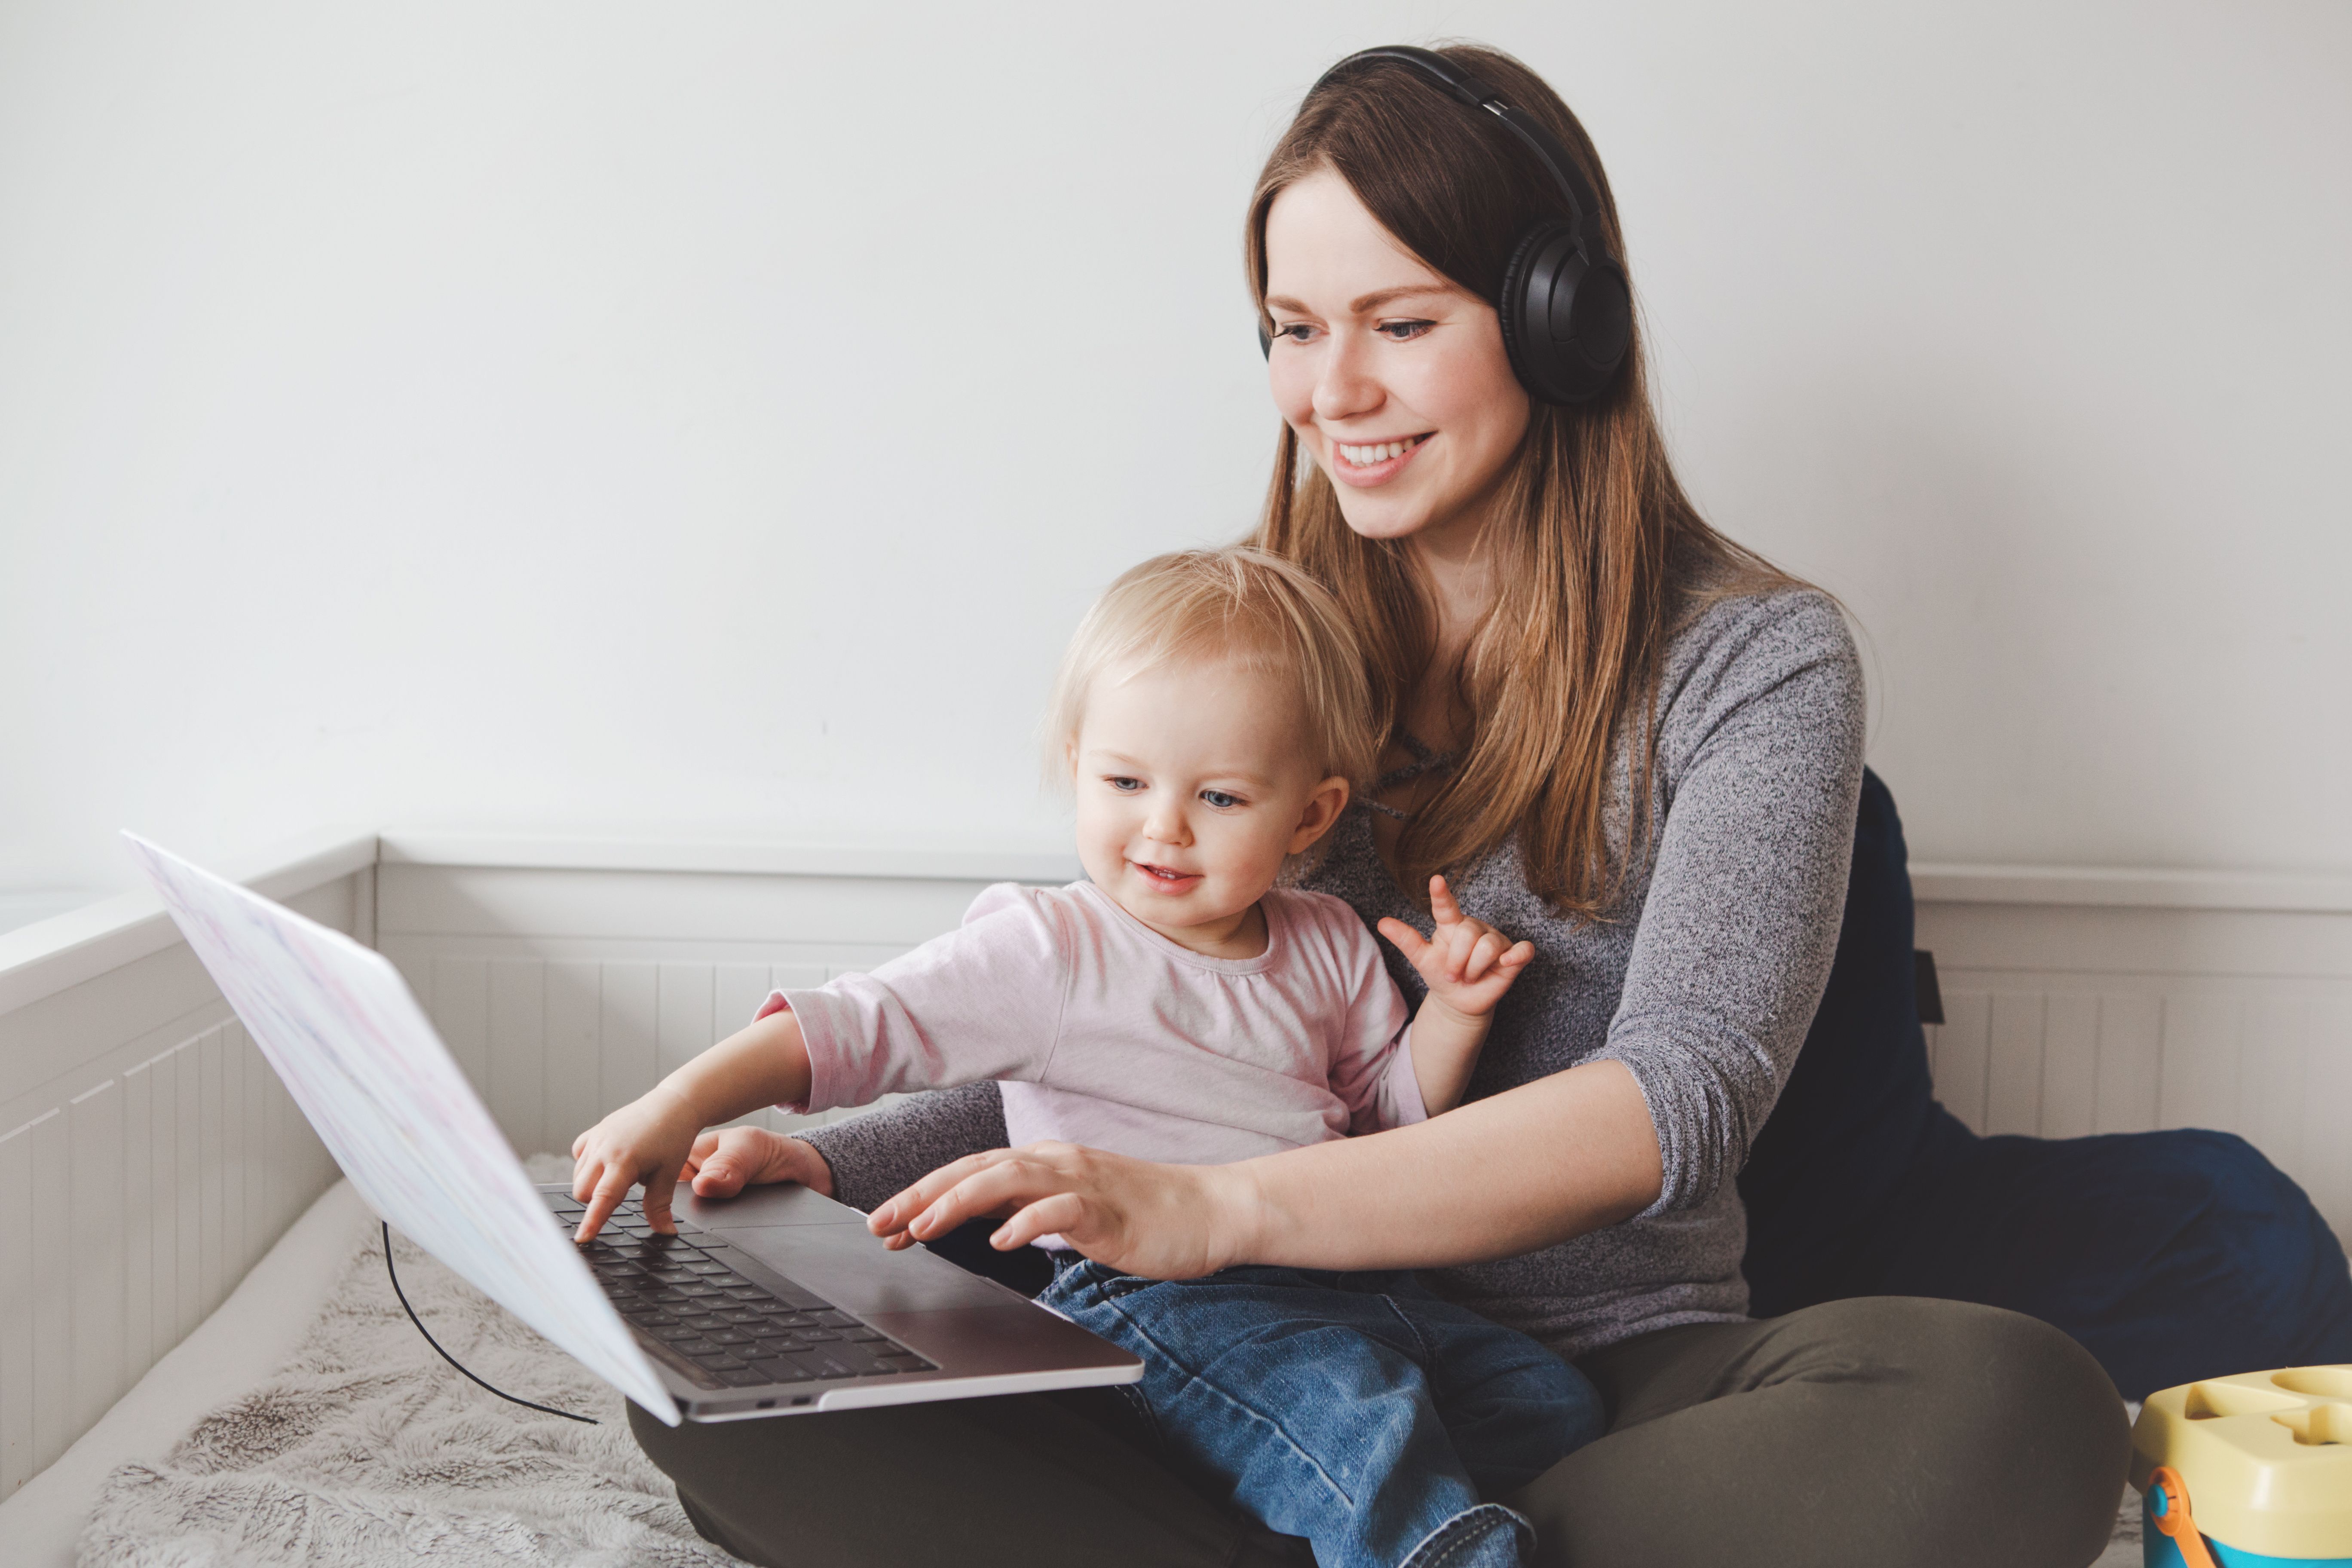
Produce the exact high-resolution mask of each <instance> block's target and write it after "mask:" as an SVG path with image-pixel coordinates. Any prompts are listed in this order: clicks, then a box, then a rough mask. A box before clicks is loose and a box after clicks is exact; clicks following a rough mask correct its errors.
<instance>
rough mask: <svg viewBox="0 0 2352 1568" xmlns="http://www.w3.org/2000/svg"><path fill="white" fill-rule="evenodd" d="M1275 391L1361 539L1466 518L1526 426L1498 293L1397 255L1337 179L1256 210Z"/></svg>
mask: <svg viewBox="0 0 2352 1568" xmlns="http://www.w3.org/2000/svg"><path fill="white" fill-rule="evenodd" d="M1265 258H1266V268H1265V273H1266V301H1265V303H1266V310H1267V312H1268V313H1269V314H1271V315H1272V316H1273V318H1274V347H1273V349H1272V351H1271V352H1270V353H1269V354H1268V356H1267V378H1268V380H1269V381H1270V382H1271V384H1272V385H1273V388H1274V402H1275V406H1276V407H1277V408H1279V409H1281V410H1282V416H1283V418H1285V419H1286V420H1288V421H1289V422H1290V427H1291V428H1292V429H1293V430H1296V431H1297V433H1298V438H1299V439H1300V440H1301V441H1303V442H1305V443H1306V446H1307V451H1308V452H1310V453H1312V454H1313V455H1314V458H1315V461H1316V462H1318V464H1320V465H1321V466H1322V468H1323V471H1324V472H1325V473H1326V474H1328V475H1329V476H1330V478H1331V482H1332V484H1333V485H1334V486H1335V487H1336V488H1337V489H1338V490H1339V510H1340V512H1341V514H1342V515H1343V516H1345V517H1346V518H1347V520H1348V526H1349V528H1351V529H1353V530H1355V531H1357V532H1358V533H1360V534H1363V535H1365V536H1366V537H1367V538H1371V539H1402V538H1404V537H1406V536H1408V535H1419V536H1420V537H1421V539H1422V542H1424V543H1428V544H1437V543H1440V542H1442V540H1443V536H1444V535H1445V534H1448V533H1454V534H1458V535H1465V536H1466V535H1469V534H1472V533H1474V532H1475V530H1476V527H1477V525H1478V523H1479V521H1481V519H1482V517H1483V515H1484V508H1485V507H1486V502H1487V501H1488V500H1489V499H1490V498H1491V497H1492V496H1493V494H1494V493H1495V490H1496V488H1497V486H1498V485H1499V484H1500V483H1501V480H1502V478H1503V473H1504V470H1505V469H1506V468H1507V467H1508V466H1509V464H1510V460H1511V457H1512V455H1513V454H1514V453H1515V452H1517V450H1518V446H1519V438H1520V437H1522V436H1524V435H1525V434H1526V433H1527V428H1528V395H1527V393H1526V391H1525V390H1524V389H1523V388H1522V387H1521V386H1520V385H1519V384H1518V381H1517V378H1516V377H1514V376H1513V375H1512V374H1511V363H1510V358H1509V356H1508V355H1507V353H1505V352H1504V349H1503V331H1502V323H1501V321H1499V319H1498V318H1497V317H1496V314H1495V310H1494V307H1492V306H1490V305H1488V304H1487V303H1486V301H1484V300H1479V299H1476V298H1475V297H1474V296H1472V295H1469V294H1465V293H1464V292H1463V291H1462V290H1461V289H1459V288H1457V287H1455V286H1454V283H1452V282H1451V281H1450V280H1448V279H1445V278H1444V277H1443V276H1442V275H1440V274H1438V273H1436V272H1433V271H1431V270H1430V268H1428V267H1427V266H1426V265H1424V264H1423V263H1422V262H1420V261H1418V260H1416V259H1414V258H1412V256H1411V255H1409V254H1407V252H1406V251H1405V249H1404V247H1402V246H1401V245H1399V244H1398V243H1397V241H1396V238H1395V237H1393V236H1392V235H1391V234H1390V233H1389V231H1388V230H1387V229H1385V228H1382V227H1381V224H1380V220H1379V219H1377V218H1375V217H1373V216H1372V215H1371V213H1370V211H1369V210H1367V209H1366V207H1365V206H1364V204H1363V203H1362V202H1360V201H1359V200H1358V199H1357V197H1356V193H1355V191H1354V190H1353V189H1351V188H1350V187H1349V184H1348V183H1347V181H1345V180H1343V179H1341V178H1340V177H1339V175H1338V174H1336V173H1333V172H1332V171H1330V170H1328V169H1326V170H1323V171H1320V172H1318V173H1317V174H1310V175H1308V176H1307V178H1306V179H1303V180H1300V181H1299V182H1298V183H1297V184H1293V185H1290V186H1288V187H1286V189H1285V190H1284V191H1283V192H1282V194H1281V195H1277V196H1276V197H1275V199H1274V205H1273V206H1272V208H1270V209H1269V210H1268V211H1267V213H1266V218H1265Z"/></svg>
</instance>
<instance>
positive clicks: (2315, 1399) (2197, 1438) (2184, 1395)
mask: <svg viewBox="0 0 2352 1568" xmlns="http://www.w3.org/2000/svg"><path fill="white" fill-rule="evenodd" d="M2131 1481H2132V1485H2133V1486H2135V1487H2137V1488H2138V1489H2140V1492H2141V1494H2142V1496H2141V1500H2140V1511H2141V1517H2142V1519H2143V1520H2144V1521H2145V1522H2146V1526H2147V1532H2146V1534H2145V1535H2144V1537H2143V1538H2142V1539H2143V1547H2142V1552H2143V1558H2144V1561H2145V1562H2146V1563H2147V1568H2265V1565H2267V1564H2270V1563H2291V1564H2294V1568H2318V1565H2319V1564H2322V1563H2340V1564H2345V1565H2347V1568H2352V1366H2294V1367H2285V1368H2282V1369H2281V1370H2279V1371H2277V1372H2247V1373H2238V1374H2237V1375H2236V1376H2233V1377H2209V1378H2206V1379H2204V1380H2203V1381H2201V1382H2198V1383H2189V1384H2181V1386H2179V1388H2168V1389H2165V1390H2164V1391H2163V1392H2162V1393H2159V1394H2149V1395H2148V1396H2147V1405H2146V1406H2145V1407H2143V1408H2142V1409H2141V1411H2140V1413H2139V1420H2138V1422H2137V1424H2135V1425H2134V1426H2133V1427H2132V1468H2131Z"/></svg>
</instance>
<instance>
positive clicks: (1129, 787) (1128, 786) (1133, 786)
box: [1109, 779, 1143, 795]
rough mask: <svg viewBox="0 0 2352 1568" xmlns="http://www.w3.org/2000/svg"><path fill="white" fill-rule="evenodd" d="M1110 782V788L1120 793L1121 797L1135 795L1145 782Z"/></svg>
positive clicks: (1139, 780)
mask: <svg viewBox="0 0 2352 1568" xmlns="http://www.w3.org/2000/svg"><path fill="white" fill-rule="evenodd" d="M1109 782H1110V787H1111V788H1113V789H1115V790H1117V791H1118V793H1119V794H1121V795H1133V794H1134V793H1135V792H1136V791H1137V790H1139V789H1141V788H1142V787H1143V781H1142V780H1141V779H1112V780H1111V781H1109Z"/></svg>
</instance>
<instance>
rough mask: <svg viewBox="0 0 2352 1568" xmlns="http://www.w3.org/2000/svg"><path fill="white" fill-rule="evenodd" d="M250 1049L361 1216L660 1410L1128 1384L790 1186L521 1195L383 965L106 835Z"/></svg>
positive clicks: (450, 1066) (495, 1134) (914, 1253)
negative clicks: (619, 1199) (374, 1218)
mask: <svg viewBox="0 0 2352 1568" xmlns="http://www.w3.org/2000/svg"><path fill="white" fill-rule="evenodd" d="M123 837H125V838H127V839H129V840H130V843H131V849H132V851H133V853H134V854H135V855H136V857H137V858H138V860H139V863H140V867H141V868H142V870H143V871H144V872H145V873H146V875H147V879H148V880H149V881H150V882H151V883H152V884H153V886H154V888H155V891H156V892H157V893H158V894H159V895H160V896H161V897H162V899H163V903H164V907H165V908H166V909H168V910H170V911H171V914H172V918H173V921H176V922H177V923H178V925H179V928H180V930H181V931H182V933H183V934H184V936H185V937H186V938H187V941H188V945H189V946H190V947H191V948H193V949H194V951H195V954H196V956H197V958H198V959H200V960H201V961H202V962H203V963H204V965H205V968H206V969H207V970H209V971H210V972H211V973H212V976H213V979H214V980H215V982H216V983H217V984H219V986H220V988H221V994H223V995H224V996H226V998H227V999H228V1003H229V1005H230V1006H231V1007H233V1008H235V1009H236V1015H237V1016H238V1017H239V1018H240V1019H242V1020H243V1021H244V1024H245V1026H246V1028H247V1030H248V1031H249V1032H250V1033H251V1034H252V1036H253V1039H254V1043H255V1045H256V1046H257V1047H259V1048H260V1050H261V1053H262V1055H263V1056H264V1057H266V1058H268V1061H269V1064H270V1066H271V1067H272V1068H276V1069H277V1072H278V1077H279V1079H282V1080H283V1081H284V1082H285V1085H286V1088H287V1090H288V1092H289V1094H291V1095H292V1096H293V1098H294V1100H295V1102H296V1103H297V1104H298V1105H299V1106H300V1107H301V1108H302V1113H303V1114H304V1115H305V1116H306V1117H308V1118H309V1119H310V1125H311V1126H312V1127H313V1128H315V1129H316V1130H317V1131H318V1133H319V1136H320V1139H321V1140H322V1141H323V1142H325V1143H326V1145H327V1149H328V1151H329V1152H331V1153H332V1154H333V1155H334V1157H335V1161H336V1163H338V1164H340V1165H341V1167H342V1169H343V1173H344V1174H345V1175H346V1176H348V1177H350V1178H351V1183H352V1186H353V1187H354V1188H356V1189H357V1190H358V1192H359V1194H360V1195H361V1196H362V1198H364V1199H365V1200H366V1201H367V1203H368V1205H369V1206H370V1207H372V1208H373V1209H374V1210H375V1212H376V1213H377V1214H378V1215H381V1216H382V1217H383V1219H384V1220H385V1221H387V1222H388V1223H390V1224H391V1225H393V1226H395V1227H396V1228H398V1229H399V1230H400V1231H401V1232H402V1233H403V1234H404V1235H405V1236H407V1237H409V1238H410V1239H411V1240H413V1241H415V1243H416V1244H417V1245H419V1246H420V1247H424V1248H425V1250H426V1251H428V1252H430V1253H432V1254H433V1255H434V1256H435V1257H436V1258H439V1259H440V1260H441V1261H442V1262H443V1263H445V1264H446V1265H448V1267H449V1268H451V1269H452V1270H454V1271H455V1272H456V1273H457V1275H458V1276H459V1277H461V1278H462V1279H466V1280H467V1282H468V1283H470V1284H472V1285H473V1286H474V1287H475V1288H477V1289H479V1290H481V1291H482V1292H483V1293H484V1294H485V1295H487V1296H488V1297H490V1298H491V1300H495V1301H497V1302H498V1303H499V1305H500V1306H502V1307H504V1308H506V1309H507V1310H509V1311H510V1312H512V1313H513V1314H514V1315H515V1316H516V1317H518V1318H520V1319H521V1320H522V1321H524V1322H526V1323H528V1324H530V1326H531V1327H532V1328H533V1329H535V1330H537V1331H539V1332H540V1333H541V1334H542V1335H544V1336H545V1337H546V1338H547V1339H548V1340H550V1341H551V1342H553V1343H555V1344H556V1345H557V1346H559V1347H560V1348H562V1350H563V1351H564V1352H567V1353H569V1354H570V1355H572V1356H573V1357H574V1358H575V1359H577V1360H578V1361H579V1362H580V1363H582V1364H583V1365H584V1366H586V1367H587V1368H588V1369H589V1370H590V1371H591V1372H593V1373H596V1374H597V1375H598V1376H599V1377H601V1378H603V1379H604V1381H605V1382H607V1383H609V1384H612V1385H613V1386H614V1388H616V1389H618V1390H619V1391H620V1392H621V1393H623V1394H626V1395H627V1396H628V1397H629V1398H631V1399H633V1400H635V1401H636V1403H637V1404H638V1405H642V1406H644V1407H645V1409H646V1410H647V1411H648V1412H650V1413H651V1414H653V1415H656V1416H658V1417H659V1418H660V1419H661V1420H663V1421H664V1422H666V1423H668V1424H669V1425H672V1426H675V1425H677V1423H678V1422H679V1421H680V1420H688V1421H732V1420H741V1419H745V1418H750V1417H758V1416H768V1415H799V1414H811V1413H815V1412H819V1411H826V1410H851V1409H857V1408H861V1407H865V1406H871V1405H904V1404H913V1403H917V1402H920V1401H925V1400H934V1399H967V1398H972V1397H976V1396H979V1395H982V1394H1022V1393H1032V1392H1040V1391H1045V1390H1051V1389H1066V1388H1084V1387H1092V1386H1098V1385H1102V1384H1120V1383H1134V1382H1136V1381H1138V1380H1139V1379H1140V1378H1141V1377H1142V1375H1143V1363H1141V1362H1139V1360H1137V1359H1136V1358H1135V1357H1134V1356H1132V1355H1130V1354H1129V1353H1128V1352H1126V1351H1123V1350H1120V1349H1119V1348H1118V1347H1117V1346H1115V1345H1112V1344H1110V1343H1108V1342H1105V1341H1103V1340H1101V1339H1098V1338H1097V1337H1096V1336H1095V1335H1093V1334H1090V1333H1088V1332H1087V1331H1085V1330H1084V1329H1081V1328H1079V1327H1078V1326H1077V1325H1076V1324H1074V1323H1071V1322H1068V1321H1066V1320H1064V1319H1062V1318H1060V1317H1058V1316H1056V1315H1055V1314H1054V1313H1052V1312H1050V1311H1047V1310H1045V1308H1043V1307H1040V1306H1038V1305H1037V1304H1036V1303H1034V1302H1033V1301H1031V1300H1028V1299H1026V1298H1025V1297H1023V1296H1021V1295H1020V1294H1018V1293H1017V1292H1015V1291H1013V1290H1010V1289H1006V1288H1005V1287H1003V1286H1002V1285H999V1284H997V1283H995V1282H994V1281H992V1280H989V1279H982V1278H981V1277H979V1276H978V1275H975V1274H971V1273H969V1272H967V1271H966V1270H964V1269H962V1268H958V1267H957V1266H956V1265H955V1264H952V1263H950V1262H949V1261H948V1260H947V1259H946V1258H941V1257H940V1256H938V1255H937V1254H936V1253H933V1252H931V1251H929V1249H927V1248H925V1247H908V1248H906V1249H904V1250H903V1251H897V1252H894V1251H892V1250H890V1249H889V1248H888V1247H885V1246H884V1245H883V1244H882V1241H881V1239H880V1238H879V1237H876V1236H874V1235H872V1234H871V1233H870V1232H868V1231H867V1230H866V1216H865V1215H862V1214H860V1213H859V1212H858V1211H857V1210H856V1209H853V1208H849V1207H847V1206H846V1205H842V1204H838V1203H835V1202H834V1201H833V1200H832V1199H830V1198H826V1197H823V1196H820V1195H819V1194H815V1193H813V1192H811V1191H809V1190H808V1189H807V1188H805V1187H800V1186H792V1185H772V1186H761V1187H753V1188H750V1189H747V1190H746V1191H745V1192H744V1193H743V1194H741V1195H740V1196H739V1197H735V1198H731V1199H727V1200H723V1201H718V1200H710V1199H705V1198H700V1197H697V1196H694V1195H693V1194H691V1193H690V1192H689V1191H688V1189H686V1188H684V1187H680V1188H679V1190H678V1193H677V1199H676V1201H675V1203H674V1213H675V1215H676V1218H677V1235H676V1236H674V1237H672V1236H661V1235H657V1234H656V1233H655V1232H654V1230H653V1228H652V1226H650V1225H648V1224H647V1223H646V1217H645V1215H644V1212H643V1210H642V1208H641V1207H640V1206H639V1204H638V1201H637V1200H636V1199H634V1198H633V1199H631V1200H630V1201H629V1202H628V1203H627V1204H625V1205H624V1206H623V1207H622V1209H621V1210H620V1211H619V1212H618V1213H616V1214H615V1215H614V1217H613V1219H612V1220H611V1221H610V1222H608V1224H607V1225H606V1226H605V1228H604V1230H603V1231H602V1232H600V1233H599V1234H598V1236H597V1237H596V1238H595V1239H594V1240H593V1241H591V1242H589V1243H588V1244H586V1245H585V1246H580V1245H576V1244H574V1243H573V1242H572V1239H571V1237H572V1231H573V1230H574V1229H575V1228H576V1226H578V1224H579V1218H580V1215H581V1212H582V1209H583V1205H580V1204H578V1203H576V1202H574V1201H573V1199H572V1194H571V1189H570V1188H568V1187H565V1186H561V1185H534V1184H532V1183H531V1181H530V1177H529V1176H528V1175H527V1174H526V1173H524V1171H523V1168H522V1164H521V1162H520V1161H519V1160H517V1159H516V1158H515V1156H514V1153H513V1152H512V1150H510V1149H509V1147H508V1145H507V1141H506V1139H505V1137H504V1135H503V1134H501V1133H500V1132H499V1129H498V1125H497V1123H496V1122H495V1121H492V1119H491V1117H490V1114H489V1112H488V1110H487V1109H486V1108H485V1107H484V1106H483V1104H482V1101H481V1097H480V1096H478V1094H476V1093H475V1092H474V1089H473V1086H472V1085H471V1084H469V1083H468V1082H467V1079H466V1076H465V1074H464V1072H463V1071H462V1070H460V1069H459V1068H458V1067H457V1062H456V1061H455V1060H454V1059H453V1058H451V1057H450V1055H449V1051H448V1047H446V1046H444V1045H443V1044H442V1042H441V1038H440V1037H439V1036H438V1035H437V1034H436V1033H435V1032H434V1029H433V1026H432V1024H431V1023H430V1022H429V1021H428V1020H427V1019H426V1017H425V1010H424V1009H423V1008H422V1007H420V1006H419V1005H417V1003H416V999H415V996H414V995H413V994H411V993H410V992H409V989H408V986H407V984H405V983H404V981H403V980H402V979H401V977H400V973H399V972H398V971H397V970H395V969H394V967H393V966H392V963H391V962H390V961H389V960H387V959H386V958H384V956H383V954H382V953H379V952H375V951H374V950H373V949H371V948H367V947H363V946H362V945H361V944H360V943H358V942H353V941H352V939H351V938H349V937H347V936H345V935H343V934H342V933H341V932H340V931H331V930H329V929H328V928H327V927H325V926H322V925H320V924H318V923H317V922H315V921H309V920H305V919H304V918H303V917H301V916H300V915H298V914H296V913H294V912H293V911H292V910H287V909H284V908H282V907H280V906H279V905H277V904H274V903H272V902H270V901H269V900H267V899H265V898H262V897H261V896H260V895H258V894H257V893H254V892H251V891H249V890H247V889H244V888H240V887H238V886H237V885H236V883H234V882H230V881H228V880H226V879H223V878H220V877H216V876H215V875H213V874H212V873H211V872H209V871H206V870H204V869H202V868H199V867H196V866H194V865H191V864H189V863H188V862H187V861H185V860H183V859H181V858H178V857H177V856H174V855H172V854H170V853H168V852H166V851H164V850H163V849H160V848H158V847H155V846H154V845H152V844H150V843H148V842H147V841H146V840H144V839H142V838H140V837H136V836H135V835H131V834H125V835H124V836H123Z"/></svg>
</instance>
